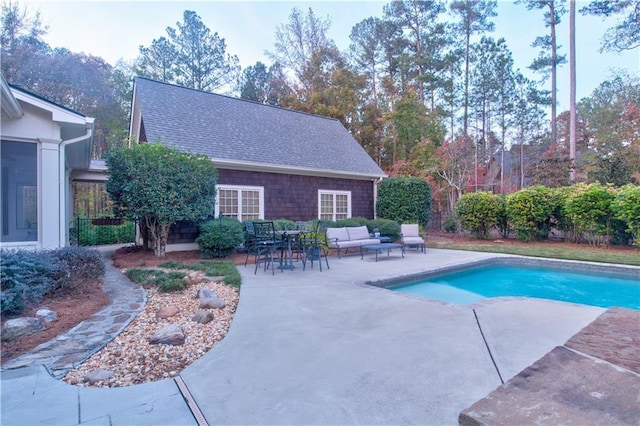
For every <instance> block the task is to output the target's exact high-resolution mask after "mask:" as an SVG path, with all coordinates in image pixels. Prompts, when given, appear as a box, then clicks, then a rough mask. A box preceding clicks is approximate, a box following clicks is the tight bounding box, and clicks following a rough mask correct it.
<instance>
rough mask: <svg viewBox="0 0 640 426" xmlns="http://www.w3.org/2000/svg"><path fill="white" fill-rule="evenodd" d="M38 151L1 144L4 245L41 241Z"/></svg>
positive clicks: (18, 144)
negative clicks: (39, 229) (39, 234)
mask: <svg viewBox="0 0 640 426" xmlns="http://www.w3.org/2000/svg"><path fill="white" fill-rule="evenodd" d="M37 149H38V147H37V145H36V144H35V143H26V142H9V141H2V149H1V150H0V151H1V153H2V156H1V160H2V177H1V181H2V188H1V190H2V191H1V192H2V238H1V239H0V241H2V242H20V241H37V239H38V186H37V185H38V182H37V178H38V172H37V161H38V160H37Z"/></svg>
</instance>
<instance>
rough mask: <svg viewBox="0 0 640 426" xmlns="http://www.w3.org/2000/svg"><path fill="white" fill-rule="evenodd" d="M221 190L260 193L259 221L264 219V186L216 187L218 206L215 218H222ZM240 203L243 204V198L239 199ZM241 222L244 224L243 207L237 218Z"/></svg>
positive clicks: (240, 207) (239, 208) (239, 209)
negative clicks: (219, 196)
mask: <svg viewBox="0 0 640 426" xmlns="http://www.w3.org/2000/svg"><path fill="white" fill-rule="evenodd" d="M221 189H224V190H231V191H238V192H241V191H258V193H259V195H258V197H259V209H260V214H259V219H261V220H262V219H264V187H263V186H244V185H216V206H215V211H214V213H215V217H219V216H220V204H219V199H218V196H217V192H218V191H219V190H221ZM238 203H242V197H241V196H239V197H238ZM236 219H238V220H239V221H241V222H242V205H239V206H238V216H237V217H236Z"/></svg>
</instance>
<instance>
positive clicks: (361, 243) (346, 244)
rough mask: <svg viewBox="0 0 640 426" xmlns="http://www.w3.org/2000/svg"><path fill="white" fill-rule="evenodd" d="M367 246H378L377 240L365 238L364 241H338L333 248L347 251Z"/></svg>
mask: <svg viewBox="0 0 640 426" xmlns="http://www.w3.org/2000/svg"><path fill="white" fill-rule="evenodd" d="M367 244H380V240H378V239H377V238H367V239H366V240H348V241H338V242H337V243H336V245H335V246H334V247H333V248H341V249H348V248H353V247H360V246H365V245H367Z"/></svg>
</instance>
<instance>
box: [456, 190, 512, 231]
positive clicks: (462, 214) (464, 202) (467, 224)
mask: <svg viewBox="0 0 640 426" xmlns="http://www.w3.org/2000/svg"><path fill="white" fill-rule="evenodd" d="M502 212H503V206H502V202H501V197H500V196H498V195H494V194H492V193H491V192H483V191H480V192H470V193H468V194H464V195H463V196H462V197H460V199H459V200H458V203H457V204H456V213H457V215H458V217H459V218H460V225H461V226H462V227H463V228H464V229H467V230H469V231H471V233H472V234H473V235H474V236H475V237H476V238H478V239H487V238H489V237H490V232H491V230H492V229H493V228H495V227H497V225H498V223H499V222H500V218H501V215H502Z"/></svg>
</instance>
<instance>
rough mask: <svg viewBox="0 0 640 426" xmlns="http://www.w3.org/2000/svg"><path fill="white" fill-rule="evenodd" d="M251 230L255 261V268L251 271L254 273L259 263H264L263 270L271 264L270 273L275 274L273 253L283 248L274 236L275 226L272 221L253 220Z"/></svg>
mask: <svg viewBox="0 0 640 426" xmlns="http://www.w3.org/2000/svg"><path fill="white" fill-rule="evenodd" d="M253 230H254V235H255V243H254V246H255V262H256V269H255V271H254V272H253V273H254V274H256V273H257V272H258V266H259V265H260V263H264V270H265V271H266V270H267V269H268V268H269V265H271V271H272V274H273V275H275V262H276V256H275V254H276V253H277V252H278V251H279V250H280V249H282V248H283V245H282V241H280V240H278V238H277V236H276V230H275V226H274V225H273V222H272V221H268V222H253Z"/></svg>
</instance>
